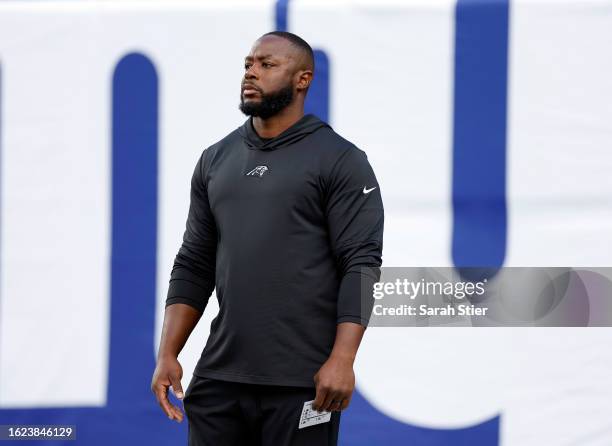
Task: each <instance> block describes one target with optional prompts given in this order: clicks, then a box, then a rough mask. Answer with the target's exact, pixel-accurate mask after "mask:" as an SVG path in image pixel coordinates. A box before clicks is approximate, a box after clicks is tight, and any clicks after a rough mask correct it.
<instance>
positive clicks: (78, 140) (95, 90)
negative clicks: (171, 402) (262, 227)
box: [0, 0, 612, 446]
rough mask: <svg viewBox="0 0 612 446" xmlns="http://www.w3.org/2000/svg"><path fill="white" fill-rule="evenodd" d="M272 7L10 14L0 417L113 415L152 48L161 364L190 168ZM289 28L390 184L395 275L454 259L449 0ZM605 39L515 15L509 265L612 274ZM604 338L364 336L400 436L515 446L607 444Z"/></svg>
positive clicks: (318, 11)
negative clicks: (140, 72)
mask: <svg viewBox="0 0 612 446" xmlns="http://www.w3.org/2000/svg"><path fill="white" fill-rule="evenodd" d="M274 8H275V4H274V2H271V1H244V2H235V1H206V2H196V1H183V2H177V1H159V2H157V1H156V2H149V3H144V2H44V3H29V2H25V3H22V2H12V1H8V2H2V3H0V111H1V113H0V116H1V119H0V137H1V139H0V153H1V157H2V162H1V171H0V192H1V204H0V231H1V233H0V234H1V239H0V256H1V268H0V409H1V408H36V407H58V406H60V407H63V406H100V407H101V406H104V405H105V404H106V394H107V393H106V392H107V387H106V386H107V369H108V336H109V328H110V327H109V299H110V296H109V293H110V292H109V280H110V278H109V274H110V271H109V258H110V246H111V241H110V236H111V234H110V219H111V216H110V210H111V195H110V192H111V189H110V188H111V185H110V181H111V176H112V174H111V163H110V153H111V141H110V137H111V128H110V127H111V126H110V123H111V93H110V90H111V78H112V73H113V70H114V68H115V65H116V63H117V62H118V61H119V60H120V59H121V58H122V57H123V56H125V55H126V54H128V53H131V52H134V51H138V52H141V53H143V54H145V55H146V56H147V57H148V58H149V59H150V60H151V61H152V62H153V64H154V65H155V68H156V70H157V73H158V76H159V100H160V108H159V112H160V117H159V177H158V181H159V185H158V192H159V203H158V223H159V228H158V258H157V262H158V267H157V279H156V280H157V313H156V314H157V319H156V336H155V338H154V339H152V344H151V351H152V354H154V353H155V348H156V347H157V343H158V339H159V332H160V327H161V322H162V317H163V305H164V300H165V293H166V291H167V283H168V282H167V281H168V277H169V273H170V269H171V266H172V262H173V259H174V256H175V255H176V251H177V250H178V247H179V245H180V241H181V237H182V233H183V229H184V224H185V219H186V215H187V207H188V192H189V182H190V177H191V172H192V170H193V166H194V165H195V162H196V160H197V158H198V155H199V154H200V153H201V151H202V150H203V149H204V148H205V147H207V146H208V145H210V144H212V143H214V142H215V141H217V140H218V139H220V138H221V137H223V136H224V135H225V134H227V133H228V132H229V131H231V130H232V129H234V128H235V127H237V126H239V125H240V124H241V123H242V122H243V120H244V119H245V117H244V116H243V115H241V113H240V112H239V111H238V108H237V105H238V99H239V82H240V78H241V75H242V60H243V58H244V56H245V55H246V54H247V53H248V50H249V48H250V45H251V44H252V42H253V41H254V40H255V39H256V38H257V37H258V36H259V35H261V34H263V33H264V32H267V31H269V30H271V29H273V28H274V27H275V20H274ZM288 27H289V30H290V31H292V32H295V33H297V34H299V35H300V36H302V37H303V38H305V39H306V40H307V41H308V42H309V43H310V44H311V45H312V46H313V47H315V48H318V49H322V50H324V51H325V52H326V54H327V55H328V57H329V59H330V67H331V68H330V86H329V89H330V123H331V125H332V126H333V127H334V129H335V130H336V131H338V132H339V133H340V134H342V135H343V136H344V137H346V138H347V139H349V140H351V141H353V142H354V143H356V144H357V145H358V146H359V147H360V148H362V149H363V150H365V151H366V152H367V154H368V157H369V159H370V162H371V163H372V165H373V167H374V170H375V172H376V174H377V177H378V180H379V183H380V185H381V191H382V194H383V199H384V203H385V211H386V219H385V229H386V230H385V241H384V243H385V245H384V257H383V261H384V266H414V265H419V266H425V265H428V266H446V265H451V264H452V259H451V249H450V246H451V236H452V235H451V234H452V226H453V213H452V206H451V197H452V195H451V194H452V190H451V186H452V185H451V180H452V156H453V153H452V137H453V121H452V116H453V79H454V78H453V70H454V51H455V47H454V45H455V40H454V39H455V34H454V33H455V2H454V1H451V0H435V1H432V0H430V1H426V0H421V1H416V0H411V1H406V2H393V1H383V2H377V1H370V2H365V1H312V0H294V1H292V2H291V3H290V8H289V15H288ZM611 44H612V1H603V0H601V1H591V2H581V1H579V0H576V1H573V2H572V1H562V0H559V1H553V0H550V1H544V0H533V1H528V0H515V1H513V2H512V4H511V8H510V28H509V59H508V60H509V69H508V108H507V110H508V120H507V125H508V130H507V178H508V182H507V206H508V243H507V253H506V262H505V265H511V266H610V265H611V264H612V261H611V260H612V176H611V175H610V174H609V172H610V171H612V150H611V148H612V147H611V145H612V58H610V57H609V49H610V45H611ZM216 312H217V306H216V301H215V299H214V298H211V301H210V304H209V307H208V308H207V309H206V312H205V315H204V317H203V319H202V321H201V322H200V323H199V325H198V327H197V328H196V331H195V332H194V334H193V335H192V336H191V338H190V340H189V341H188V344H187V346H186V347H185V349H184V351H183V352H182V354H181V356H180V360H181V363H182V364H183V367H184V370H185V375H184V378H183V385H184V386H185V387H186V386H187V384H188V382H189V379H190V377H191V372H192V370H193V368H194V366H195V363H196V362H197V359H198V357H199V354H200V352H201V350H202V348H203V345H204V342H205V340H206V337H207V335H208V326H209V324H210V321H211V320H212V318H213V317H214V316H215V314H216ZM611 345H612V329H607V328H600V329H595V328H579V329H576V328H574V329H570V328H563V329H552V328H538V329H533V328H532V329H527V328H525V329H493V328H490V329H485V328H480V329H456V328H455V329H442V328H436V329H434V328H428V329H424V328H416V329H407V328H395V329H390V328H371V329H368V331H367V333H366V337H365V339H364V343H363V346H362V348H361V350H360V352H359V357H358V361H357V365H356V372H357V380H358V383H357V385H358V388H359V390H360V391H361V392H362V394H363V395H364V396H365V397H366V399H367V400H368V401H369V402H370V403H371V404H372V405H373V406H374V407H375V408H376V409H377V410H379V411H380V412H382V413H383V414H385V415H386V416H388V417H392V418H394V419H396V420H398V421H401V422H403V423H407V424H412V425H418V426H423V427H431V428H434V429H445V428H459V427H468V426H471V425H474V424H477V423H480V422H482V421H484V420H486V419H489V418H491V417H494V416H497V415H499V416H500V420H501V421H500V444H503V445H521V446H524V445H570V444H580V445H586V444H588V445H609V444H611V443H612V353H611V352H612V348H610V346H611ZM43 370H44V373H41V371H43ZM151 372H152V370H151ZM150 404H152V405H153V404H155V402H154V400H153V399H151V401H150ZM160 415H161V412H160ZM1 416H2V415H1V412H0V417H1ZM160 420H163V418H160ZM0 424H2V423H1V420H0ZM415 444H417V443H415Z"/></svg>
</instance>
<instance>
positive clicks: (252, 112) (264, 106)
mask: <svg viewBox="0 0 612 446" xmlns="http://www.w3.org/2000/svg"><path fill="white" fill-rule="evenodd" d="M292 100H293V85H291V84H288V85H287V86H285V87H283V88H281V89H279V90H276V91H274V92H272V93H266V94H264V93H262V92H261V91H260V92H259V101H248V102H244V97H243V96H242V91H241V92H240V105H239V106H238V108H240V111H241V112H242V113H244V114H245V115H247V116H257V117H260V118H263V119H267V118H270V117H272V116H274V115H276V114H277V113H278V112H280V111H281V110H283V109H284V108H285V107H287V106H288V105H289V104H290V103H291V101H292Z"/></svg>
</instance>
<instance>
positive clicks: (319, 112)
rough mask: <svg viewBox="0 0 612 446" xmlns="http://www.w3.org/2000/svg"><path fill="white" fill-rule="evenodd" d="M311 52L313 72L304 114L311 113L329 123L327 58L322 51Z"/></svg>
mask: <svg viewBox="0 0 612 446" xmlns="http://www.w3.org/2000/svg"><path fill="white" fill-rule="evenodd" d="M313 51H314V59H315V72H314V78H313V80H312V83H311V84H310V89H309V90H308V94H307V95H306V102H305V103H304V112H305V113H312V114H313V115H315V116H318V117H319V119H321V120H323V121H325V122H329V99H330V95H329V70H330V67H329V58H328V57H327V54H326V53H325V51H323V50H318V49H315V50H313Z"/></svg>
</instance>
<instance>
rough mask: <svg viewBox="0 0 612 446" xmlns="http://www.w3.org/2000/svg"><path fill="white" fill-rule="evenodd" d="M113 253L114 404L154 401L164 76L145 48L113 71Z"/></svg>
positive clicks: (110, 401)
mask: <svg viewBox="0 0 612 446" xmlns="http://www.w3.org/2000/svg"><path fill="white" fill-rule="evenodd" d="M112 107H113V121H112V126H113V127H112V158H113V161H112V167H113V177H112V199H113V202H112V203H113V204H112V254H111V278H112V279H111V319H112V325H111V326H112V327H113V329H112V331H111V339H110V351H111V354H110V360H109V381H110V385H109V391H108V404H109V406H112V405H113V404H115V403H117V402H120V401H122V400H123V401H129V400H131V401H146V400H147V398H148V397H149V396H150V395H151V392H150V390H149V383H148V382H147V380H146V379H145V380H144V381H143V378H145V377H146V374H145V376H143V371H147V370H149V371H152V370H153V369H154V367H155V363H154V355H153V354H152V349H150V348H142V347H143V346H144V345H147V343H150V342H151V340H152V339H154V333H155V298H156V295H155V277H156V250H157V162H158V132H157V129H158V80H157V73H156V71H155V67H154V66H153V64H152V63H151V62H150V61H149V59H148V58H147V57H146V56H144V55H142V54H136V53H133V54H128V55H127V56H125V57H124V58H123V59H121V60H120V61H119V63H118V64H117V67H116V69H115V73H114V76H113V106H112Z"/></svg>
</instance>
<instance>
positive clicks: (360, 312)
mask: <svg viewBox="0 0 612 446" xmlns="http://www.w3.org/2000/svg"><path fill="white" fill-rule="evenodd" d="M326 216H327V223H328V228H329V234H330V242H331V247H332V250H333V253H334V257H335V259H336V264H337V268H338V272H339V274H340V275H341V282H340V290H339V294H338V313H337V323H341V322H355V323H358V324H361V325H363V326H367V324H368V322H369V318H370V313H371V309H372V305H373V297H372V287H373V285H374V283H375V282H377V281H378V280H379V279H380V266H381V264H382V246H383V223H384V210H383V204H382V197H381V194H380V187H379V185H378V181H377V180H376V177H375V175H374V171H373V170H372V167H371V166H370V163H369V162H368V158H367V156H366V154H365V152H363V151H362V150H360V149H358V148H356V147H354V146H353V147H351V148H350V149H348V150H346V151H345V152H343V153H342V155H341V156H340V158H339V159H338V160H337V161H336V162H335V164H334V165H333V167H332V170H331V172H330V176H329V179H328V188H327V194H326ZM362 307H363V308H362Z"/></svg>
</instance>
